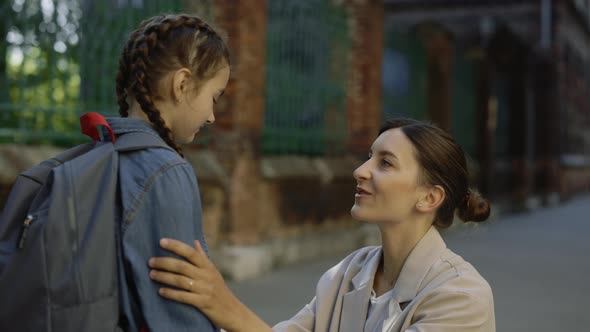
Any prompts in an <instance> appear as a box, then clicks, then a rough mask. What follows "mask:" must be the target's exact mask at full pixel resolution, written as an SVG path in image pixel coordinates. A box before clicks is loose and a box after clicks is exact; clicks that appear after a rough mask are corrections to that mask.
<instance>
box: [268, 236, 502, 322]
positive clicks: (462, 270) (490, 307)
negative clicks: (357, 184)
mask: <svg viewBox="0 0 590 332" xmlns="http://www.w3.org/2000/svg"><path fill="white" fill-rule="evenodd" d="M381 251H382V249H381V247H380V246H379V247H365V248H361V249H359V250H357V251H356V252H354V253H352V254H351V255H349V256H348V257H346V258H345V259H344V260H342V261H341V262H340V263H339V264H337V265H336V266H334V267H333V268H331V269H330V270H328V271H327V272H326V273H325V274H324V275H323V276H322V277H321V278H320V281H319V282H318V284H317V288H316V294H315V297H314V299H313V300H312V301H311V302H310V303H309V304H307V305H306V306H305V307H304V308H303V309H302V310H301V311H299V312H298V313H297V314H296V315H295V316H294V317H293V318H291V319H290V320H288V321H285V322H282V323H279V324H277V325H276V326H275V327H274V328H273V330H274V331H284V332H303V331H315V332H337V331H341V332H363V330H364V326H365V320H366V317H367V310H368V304H369V299H370V295H371V289H372V287H373V277H374V275H375V271H376V269H377V266H378V265H379V261H380V257H381ZM495 330H496V326H495V318H494V302H493V297H492V290H491V288H490V286H489V285H488V283H487V282H486V280H485V279H484V278H483V277H482V276H481V275H479V273H478V272H477V271H476V270H475V268H474V267H473V266H472V265H471V264H469V263H467V262H466V261H464V260H463V258H461V257H460V256H458V255H456V254H454V253H453V252H451V251H450V250H449V249H447V247H446V245H445V243H444V241H443V239H442V238H441V236H440V234H439V232H438V231H437V230H436V228H435V227H431V228H430V230H428V232H427V233H426V235H424V237H423V238H422V239H421V240H420V241H419V242H418V244H417V245H416V247H415V248H414V249H413V250H412V252H411V253H410V255H409V256H408V258H407V260H406V262H405V264H404V266H403V268H402V270H401V272H400V275H399V277H398V280H397V282H396V284H395V287H394V288H393V291H392V293H391V299H390V301H389V316H388V317H387V318H386V319H385V321H384V324H383V330H382V332H394V331H411V332H418V331H420V332H431V331H432V332H435V331H436V332H463V331H465V332H466V331H485V332H491V331H495Z"/></svg>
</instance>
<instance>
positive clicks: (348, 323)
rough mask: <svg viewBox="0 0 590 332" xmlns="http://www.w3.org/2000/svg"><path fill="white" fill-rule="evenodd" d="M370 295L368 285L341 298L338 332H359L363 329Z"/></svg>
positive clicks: (369, 286)
mask: <svg viewBox="0 0 590 332" xmlns="http://www.w3.org/2000/svg"><path fill="white" fill-rule="evenodd" d="M370 294H371V285H370V284H369V283H366V284H364V285H363V286H362V287H360V288H358V289H355V290H353V291H350V292H348V293H346V294H344V297H343V298H342V314H341V316H340V329H339V331H340V332H359V331H363V330H364V329H365V320H366V319H367V309H368V306H369V302H368V301H369V297H370Z"/></svg>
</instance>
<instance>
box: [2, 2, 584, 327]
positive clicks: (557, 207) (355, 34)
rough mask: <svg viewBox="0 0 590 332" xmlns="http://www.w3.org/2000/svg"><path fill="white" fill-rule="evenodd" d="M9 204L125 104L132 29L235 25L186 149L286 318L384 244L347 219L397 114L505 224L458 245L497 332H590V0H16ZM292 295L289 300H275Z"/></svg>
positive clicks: (5, 154)
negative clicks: (369, 160) (327, 276)
mask: <svg viewBox="0 0 590 332" xmlns="http://www.w3.org/2000/svg"><path fill="white" fill-rule="evenodd" d="M0 10H1V14H0V16H1V17H0V18H1V19H0V35H2V36H4V40H3V42H2V43H1V44H0V207H2V206H3V205H4V201H5V199H6V196H7V194H8V192H9V190H10V187H11V185H12V183H13V181H14V179H15V178H16V176H17V175H18V173H19V172H20V171H22V170H24V169H26V168H29V167H31V166H33V165H35V164H36V163H38V162H40V161H42V160H44V159H47V158H49V157H51V156H53V155H55V154H56V153H57V152H59V151H61V150H63V149H65V148H67V147H70V146H73V145H75V144H78V143H80V142H84V141H85V140H86V139H85V138H84V137H83V136H82V135H81V134H80V133H79V123H78V121H79V116H80V115H81V114H82V113H85V112H90V111H94V112H100V113H102V114H104V115H116V114H117V106H116V105H117V103H116V97H115V75H116V72H117V63H118V57H119V53H120V52H121V49H122V46H123V43H124V41H125V40H126V38H127V35H128V33H129V32H130V31H131V30H132V29H134V28H135V27H136V26H137V25H138V24H139V22H140V21H141V20H142V19H144V18H147V17H150V16H153V15H156V14H160V13H176V12H188V13H195V14H197V15H199V16H201V17H202V18H204V19H206V20H207V21H209V22H212V23H213V25H215V26H216V27H218V28H219V29H221V30H222V31H224V32H225V34H226V35H227V37H228V43H229V45H230V47H231V49H232V52H233V53H232V78H231V80H230V83H229V85H228V88H227V90H226V93H225V95H224V97H223V98H222V99H221V100H220V103H219V104H218V108H217V110H216V112H217V113H216V118H217V120H216V123H215V124H214V125H213V126H211V127H210V128H209V129H208V130H206V131H205V132H204V133H202V134H201V135H200V137H199V138H197V140H196V141H195V142H194V144H192V145H191V146H190V147H186V148H185V154H186V157H187V159H188V160H189V161H190V162H191V163H192V164H193V165H194V167H195V171H196V173H197V176H198V178H199V183H200V186H201V194H202V199H203V206H204V220H205V232H206V236H207V241H208V245H209V247H210V248H211V256H212V259H213V260H214V262H215V263H216V264H217V265H218V266H219V267H220V269H221V270H222V272H223V273H224V274H225V275H226V276H227V277H228V279H229V280H233V281H232V282H231V287H232V288H233V289H235V290H236V292H237V293H238V294H239V295H240V296H242V298H243V299H244V302H246V303H247V304H250V305H251V306H252V308H253V309H254V310H255V311H256V312H258V313H260V314H261V315H262V316H263V318H265V319H266V320H267V321H269V322H270V323H274V322H277V321H278V320H280V319H286V318H288V317H290V316H291V315H292V314H294V313H295V312H296V311H297V310H298V308H300V307H302V306H303V304H305V303H306V302H308V301H309V300H310V299H311V297H312V296H313V287H314V285H315V282H316V281H317V279H318V278H319V276H321V274H322V273H323V272H324V271H325V270H326V269H327V268H329V267H330V266H332V265H334V264H335V263H337V262H338V261H339V259H340V258H342V257H343V256H344V255H345V254H347V253H348V252H350V251H352V250H354V249H356V248H358V247H360V246H364V245H368V244H377V243H378V242H379V238H378V234H377V233H376V229H374V228H372V227H369V226H363V225H360V224H359V223H357V222H355V221H353V220H351V218H350V216H349V210H350V207H351V205H352V203H353V195H354V186H355V182H354V180H353V178H352V171H353V170H354V169H355V168H356V167H357V166H358V165H359V164H360V163H361V162H362V161H363V159H364V158H365V156H366V155H367V151H368V149H369V147H370V145H371V142H372V141H373V139H374V138H375V137H376V133H377V131H378V128H379V126H380V124H381V123H382V122H383V120H384V119H386V118H388V117H394V116H409V117H413V118H418V119H425V120H431V121H433V122H435V123H436V124H438V125H439V126H441V127H442V128H444V129H446V130H448V131H449V132H451V133H452V134H453V136H454V137H455V138H456V140H457V141H458V142H459V143H460V144H461V145H462V146H463V148H464V149H465V151H466V152H467V154H468V156H469V168H470V172H471V175H472V178H471V182H472V185H473V186H475V187H477V188H479V190H480V191H481V192H482V193H484V195H486V196H487V197H488V198H490V199H491V200H492V204H493V208H492V214H493V215H492V221H491V222H490V223H488V224H485V225H484V226H478V227H475V226H472V225H468V224H467V225H463V224H461V225H456V226H453V227H452V228H451V229H450V230H447V231H446V232H445V233H444V237H445V239H446V240H447V242H448V244H449V247H450V248H451V249H453V250H455V251H456V252H458V253H459V254H461V255H463V256H464V257H466V258H467V259H468V260H469V261H470V262H472V263H473V264H474V265H475V266H476V267H477V268H478V269H479V270H480V271H482V274H483V275H484V276H485V277H486V278H487V279H488V281H489V282H490V284H491V285H492V288H493V289H494V294H495V299H496V316H497V320H498V330H499V331H558V330H568V329H569V330H575V331H581V330H585V329H588V326H590V325H589V324H590V316H588V315H587V314H585V312H584V311H585V309H586V308H588V307H590V300H589V299H588V297H590V286H589V285H588V283H587V281H586V279H587V275H589V273H590V259H588V253H589V252H590V245H589V244H587V242H590V241H588V240H587V238H588V235H590V226H589V225H590V218H588V215H589V214H590V198H589V197H590V195H589V193H590V97H589V96H590V48H589V46H590V1H588V0H561V1H560V0H520V1H508V0H489V1H488V0H471V1H470V0H455V1H445V0H430V1H421V0H242V1H237V0H191V1H189V0H102V1H98V0H2V1H0ZM279 294H286V295H282V296H279Z"/></svg>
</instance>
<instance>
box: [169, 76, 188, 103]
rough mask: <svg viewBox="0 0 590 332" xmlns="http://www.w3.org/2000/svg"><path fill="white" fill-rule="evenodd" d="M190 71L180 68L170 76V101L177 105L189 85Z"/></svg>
mask: <svg viewBox="0 0 590 332" xmlns="http://www.w3.org/2000/svg"><path fill="white" fill-rule="evenodd" d="M190 78H191V71H190V70H189V69H188V68H180V69H178V70H177V71H175V72H174V74H173V75H172V99H173V101H174V102H176V103H179V102H180V101H181V97H182V95H183V94H185V93H186V92H187V91H188V88H189V85H190V83H191V81H190Z"/></svg>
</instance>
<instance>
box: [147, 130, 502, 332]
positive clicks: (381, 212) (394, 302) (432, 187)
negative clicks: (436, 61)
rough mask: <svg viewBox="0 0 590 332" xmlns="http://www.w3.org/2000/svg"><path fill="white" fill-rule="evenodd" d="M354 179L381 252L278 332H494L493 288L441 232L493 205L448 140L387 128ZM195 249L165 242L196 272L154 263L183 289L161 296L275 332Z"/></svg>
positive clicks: (164, 278)
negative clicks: (472, 180)
mask: <svg viewBox="0 0 590 332" xmlns="http://www.w3.org/2000/svg"><path fill="white" fill-rule="evenodd" d="M354 178H355V179H356V182H357V188H356V189H357V193H356V195H355V203H354V206H353V207H352V210H351V214H352V216H353V217H354V218H355V219H358V220H361V221H364V222H367V223H373V224H376V225H377V226H378V227H379V230H380V232H381V241H382V246H377V247H366V248H361V249H359V250H357V251H356V252H354V253H352V254H350V255H349V256H348V257H346V258H345V259H344V260H342V261H341V262H340V263H339V264H337V265H336V266H334V267H333V268H331V269H330V270H329V271H327V272H326V273H325V274H324V275H323V276H322V277H321V279H320V280H319V282H318V284H317V288H316V294H315V298H314V299H313V300H312V301H311V302H310V303H309V304H308V305H306V306H305V307H304V308H303V309H302V310H301V311H299V313H297V314H296V315H295V316H294V317H293V318H291V319H290V320H288V321H285V322H282V323H279V324H278V325H276V326H275V327H274V328H273V329H272V330H274V331H333V332H336V331H355V332H358V331H366V332H373V331H449V332H451V331H453V332H457V331H495V319H494V305H493V297H492V291H491V289H490V287H489V285H488V283H487V282H486V280H485V279H484V278H482V277H481V276H480V275H479V273H478V272H477V271H476V270H475V268H474V267H473V266H471V265H470V264H469V263H467V262H465V261H464V260H463V259H462V258H461V257H460V256H458V255H456V254H454V253H453V252H451V251H450V250H449V249H447V248H446V245H445V243H444V241H443V239H442V238H441V236H440V234H439V232H438V230H437V228H446V227H449V226H450V225H451V224H452V222H453V218H454V214H455V212H457V215H458V217H459V218H461V219H462V220H464V221H483V220H485V219H487V218H488V216H489V213H490V205H489V203H488V201H486V200H485V199H483V198H482V197H481V196H480V195H479V194H478V193H477V192H476V191H474V190H471V189H469V186H468V172H467V166H466V161H465V155H464V153H463V151H462V149H461V148H460V147H459V145H458V144H457V143H456V142H455V141H454V140H453V139H452V138H451V137H450V135H448V134H447V133H446V132H444V131H443V130H441V129H439V128H437V127H435V126H433V125H430V124H428V123H424V122H419V121H415V120H408V119H398V120H393V121H389V122H387V123H386V124H385V126H384V127H383V128H382V129H381V130H380V133H379V137H378V138H377V139H376V140H375V142H374V143H373V146H372V147H371V150H370V152H369V158H368V160H367V161H366V162H365V163H364V164H363V165H361V166H360V167H359V168H358V169H356V170H355V171H354ZM196 244H197V245H196V249H192V248H191V247H189V246H187V245H184V244H181V243H179V242H177V241H174V240H171V239H164V240H163V241H161V245H162V246H163V247H164V248H165V249H167V250H170V251H172V252H174V253H177V254H179V255H181V256H183V257H185V258H186V259H188V261H189V262H190V263H188V262H184V261H181V260H178V259H174V258H154V259H152V260H150V262H149V264H150V266H151V267H152V269H153V270H152V271H151V273H150V276H151V278H152V279H154V280H157V281H159V282H162V283H165V284H168V285H170V286H174V287H177V288H178V289H171V288H162V289H160V294H161V295H162V296H164V297H166V298H168V299H172V300H175V301H179V302H182V303H187V304H190V305H193V306H195V307H196V308H199V309H200V310H202V311H203V312H204V313H205V314H206V315H207V316H208V317H209V318H210V319H211V320H212V321H213V322H215V323H216V324H218V325H219V326H220V327H222V328H224V329H226V330H227V331H270V330H271V329H270V327H269V326H267V325H266V324H265V323H264V322H263V321H262V320H261V319H260V318H258V317H257V316H255V315H254V314H253V313H252V312H251V311H250V310H248V309H247V308H246V307H245V306H244V305H243V304H241V303H240V302H239V300H238V299H236V298H235V296H234V295H233V294H232V293H231V292H230V291H229V290H228V288H227V287H226V286H225V284H224V282H223V279H222V277H221V275H220V274H219V272H217V270H215V267H214V266H213V265H212V264H211V263H210V262H209V261H208V260H207V256H206V254H205V253H204V252H203V250H202V248H201V247H200V245H199V243H198V242H196Z"/></svg>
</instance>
